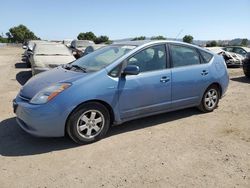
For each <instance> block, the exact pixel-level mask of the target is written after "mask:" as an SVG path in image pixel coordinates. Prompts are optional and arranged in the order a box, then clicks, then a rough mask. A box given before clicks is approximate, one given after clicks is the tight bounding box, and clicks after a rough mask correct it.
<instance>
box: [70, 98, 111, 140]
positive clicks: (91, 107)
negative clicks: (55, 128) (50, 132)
mask: <svg viewBox="0 0 250 188" xmlns="http://www.w3.org/2000/svg"><path fill="white" fill-rule="evenodd" d="M89 113H90V114H89ZM92 113H96V115H95V117H98V118H97V119H94V120H96V124H94V123H93V122H92V120H93V118H92V120H91V116H92ZM88 116H89V117H88ZM88 118H89V119H88ZM100 118H101V119H102V122H101V123H100V122H99V123H97V120H98V119H100ZM83 119H84V120H83ZM85 119H87V120H85ZM89 121H91V122H90V123H89ZM81 123H83V124H81ZM97 126H98V127H99V128H100V130H98V131H96V129H95V128H96V127H97ZM80 127H84V129H83V130H80ZM94 127H95V128H94ZM109 127H110V114H109V111H108V109H107V108H106V107H105V106H104V105H102V104H100V103H97V102H88V103H85V104H82V105H80V106H79V107H78V108H77V109H76V110H74V111H73V112H72V114H71V115H70V117H69V119H68V121H67V125H66V131H67V133H68V135H69V136H70V138H71V139H72V140H73V141H75V142H76V143H78V144H89V143H92V142H96V141H98V140H100V139H102V138H103V137H104V136H105V135H106V133H107V131H108V129H109ZM90 129H91V131H90V132H91V134H92V133H93V135H90V136H89V137H88V131H89V130H90ZM81 131H82V132H81ZM95 134H96V135H95Z"/></svg>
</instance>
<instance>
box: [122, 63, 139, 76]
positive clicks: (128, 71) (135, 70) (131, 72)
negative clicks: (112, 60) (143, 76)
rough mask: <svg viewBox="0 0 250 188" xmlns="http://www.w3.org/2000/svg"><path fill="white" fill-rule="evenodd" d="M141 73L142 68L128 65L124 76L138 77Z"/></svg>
mask: <svg viewBox="0 0 250 188" xmlns="http://www.w3.org/2000/svg"><path fill="white" fill-rule="evenodd" d="M139 73H140V68H139V67H138V66H137V65H128V66H127V67H126V68H125V69H124V70H123V72H122V74H123V75H137V74H139Z"/></svg>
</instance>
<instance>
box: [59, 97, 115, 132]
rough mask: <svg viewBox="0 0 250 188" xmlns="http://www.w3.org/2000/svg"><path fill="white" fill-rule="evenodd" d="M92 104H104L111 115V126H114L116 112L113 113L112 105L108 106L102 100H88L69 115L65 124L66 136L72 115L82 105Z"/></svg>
mask: <svg viewBox="0 0 250 188" xmlns="http://www.w3.org/2000/svg"><path fill="white" fill-rule="evenodd" d="M90 102H96V103H100V104H102V105H103V106H105V107H106V108H107V110H108V111H109V115H110V124H111V125H112V124H113V122H114V120H115V114H114V111H113V108H112V107H111V105H110V104H108V103H107V102H105V101H102V100H98V99H93V100H88V101H84V102H82V103H80V104H79V105H77V106H76V107H75V108H74V109H73V110H72V111H71V112H70V113H69V115H68V117H67V119H66V122H65V125H64V135H66V134H67V124H68V121H69V117H70V116H71V115H72V113H73V112H74V111H75V110H76V109H77V108H79V107H80V106H81V105H83V104H87V103H90Z"/></svg>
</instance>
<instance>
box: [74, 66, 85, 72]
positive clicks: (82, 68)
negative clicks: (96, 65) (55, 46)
mask: <svg viewBox="0 0 250 188" xmlns="http://www.w3.org/2000/svg"><path fill="white" fill-rule="evenodd" d="M71 67H74V68H76V69H79V70H81V71H82V72H87V71H86V68H84V67H81V66H79V65H71Z"/></svg>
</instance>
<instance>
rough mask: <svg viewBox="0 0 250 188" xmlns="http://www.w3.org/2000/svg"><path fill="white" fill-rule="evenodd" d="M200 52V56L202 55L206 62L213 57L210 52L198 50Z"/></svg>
mask: <svg viewBox="0 0 250 188" xmlns="http://www.w3.org/2000/svg"><path fill="white" fill-rule="evenodd" d="M200 53H201V56H202V57H203V60H204V63H208V62H209V61H210V60H211V59H212V58H213V55H212V54H210V53H208V52H205V51H203V50H200Z"/></svg>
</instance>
